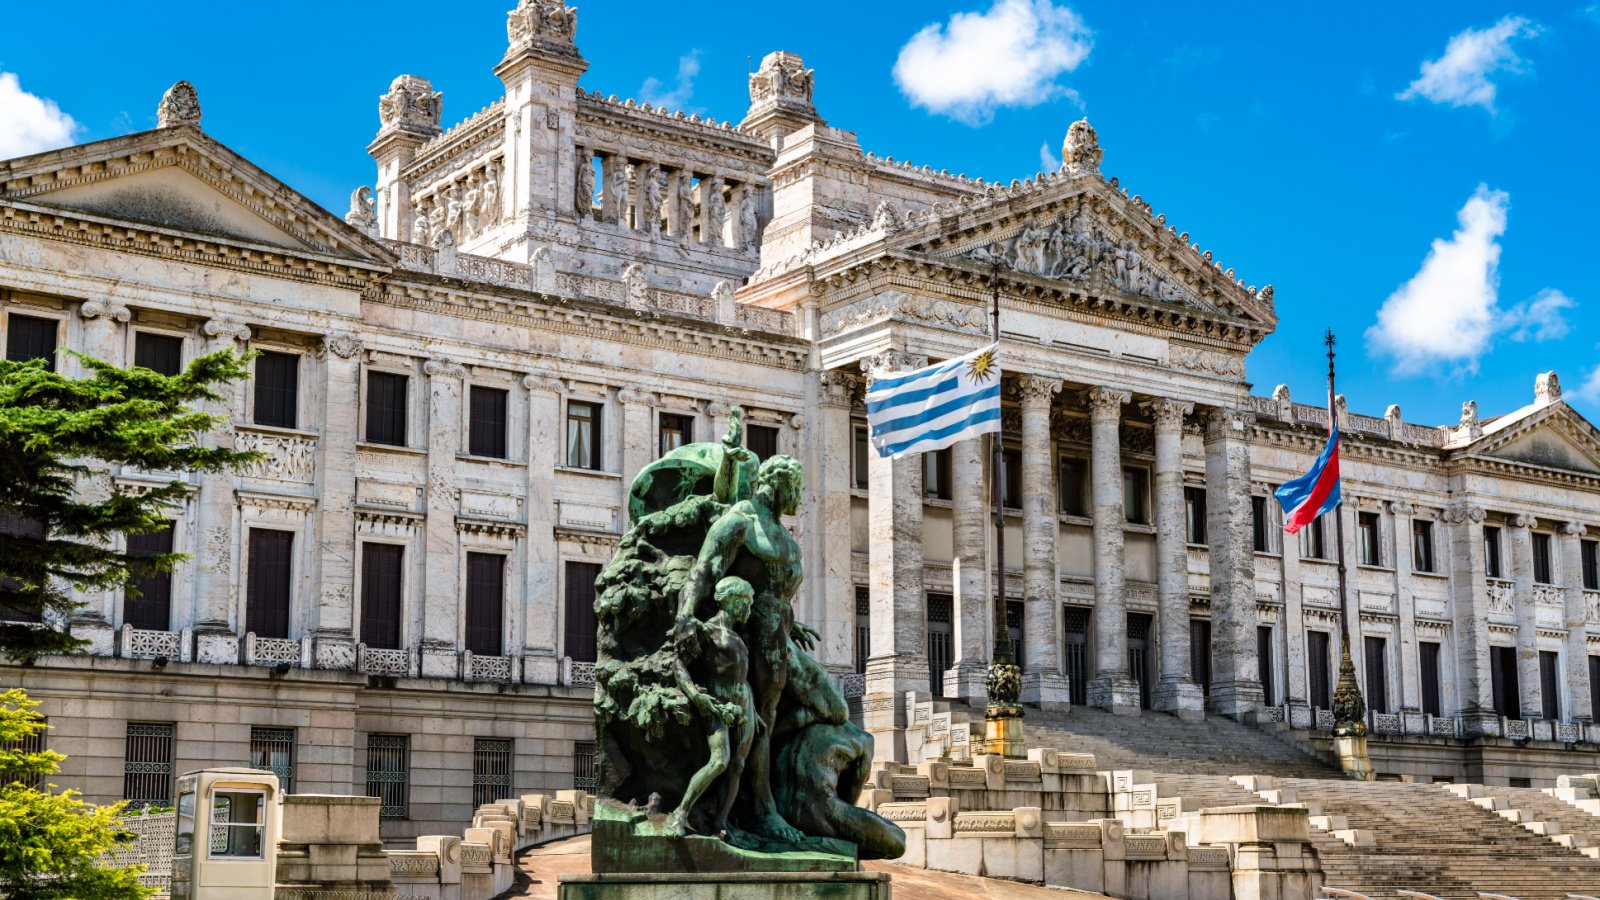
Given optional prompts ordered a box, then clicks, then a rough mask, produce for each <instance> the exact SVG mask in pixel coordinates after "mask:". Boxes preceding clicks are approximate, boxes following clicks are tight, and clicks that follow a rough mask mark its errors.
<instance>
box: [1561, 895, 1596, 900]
mask: <svg viewBox="0 0 1600 900" xmlns="http://www.w3.org/2000/svg"><path fill="white" fill-rule="evenodd" d="M1567 900H1600V897H1591V896H1589V895H1588V894H1568V895H1567Z"/></svg>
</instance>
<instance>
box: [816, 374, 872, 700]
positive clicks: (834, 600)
mask: <svg viewBox="0 0 1600 900" xmlns="http://www.w3.org/2000/svg"><path fill="white" fill-rule="evenodd" d="M819 379H820V383H819V385H818V397H819V399H820V400H821V416H820V420H821V421H820V422H819V427H818V429H817V430H816V433H815V434H814V436H813V437H814V440H815V441H816V442H817V443H819V444H820V445H821V446H820V448H819V451H820V456H821V459H822V465H821V466H818V467H817V471H815V472H814V473H813V472H812V471H811V470H807V472H806V476H807V481H809V482H810V484H811V486H812V488H813V489H814V490H815V491H817V497H818V504H819V507H820V508H819V510H818V515H819V516H820V518H821V521H820V522H819V523H818V526H819V527H818V528H817V532H816V537H815V538H814V539H813V544H814V545H820V546H821V548H822V560H821V562H822V566H821V572H822V577H821V579H820V581H821V595H822V597H821V599H822V603H821V604H820V607H821V609H822V611H823V613H822V616H821V617H820V620H819V621H818V622H815V623H813V624H814V625H815V626H816V628H817V631H818V632H819V633H820V634H821V635H822V640H821V642H820V645H819V646H818V648H817V651H818V657H817V660H818V662H821V663H822V664H823V665H824V666H827V667H828V669H829V670H830V671H833V672H848V671H850V670H851V668H852V667H853V666H854V664H855V621H856V590H855V580H854V579H853V578H852V577H851V560H852V550H851V546H850V505H851V501H850V491H851V489H852V487H854V479H855V473H854V471H853V470H854V465H853V462H854V461H853V460H852V459H851V454H852V453H853V452H854V449H855V447H854V441H855V433H854V431H853V430H852V426H851V424H850V408H851V405H852V403H853V402H854V400H855V395H856V390H857V388H858V386H859V385H858V381H859V379H857V378H856V377H855V376H854V375H851V374H849V373H847V372H841V371H838V370H829V371H825V372H822V373H820V376H819Z"/></svg>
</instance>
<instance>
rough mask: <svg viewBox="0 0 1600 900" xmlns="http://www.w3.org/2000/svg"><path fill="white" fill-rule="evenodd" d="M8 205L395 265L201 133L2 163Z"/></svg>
mask: <svg viewBox="0 0 1600 900" xmlns="http://www.w3.org/2000/svg"><path fill="white" fill-rule="evenodd" d="M0 200H9V201H13V202H17V203H25V204H28V205H30V206H36V207H44V208H49V209H59V210H62V211H66V212H76V213H82V214H86V215H91V216H94V217H96V218H100V219H107V220H111V221H117V222H127V223H129V224H138V225H145V226H150V227H153V228H157V229H163V230H172V231H177V232H186V233H190V234H198V235H205V236H208V237H218V238H234V239H237V240H239V241H241V242H245V243H249V244H259V245H266V246H269V247H276V248H281V249H283V250H285V251H288V252H291V253H304V254H314V255H324V256H337V257H343V258H345V259H347V260H349V261H352V262H365V263H371V264H377V265H387V264H389V263H391V262H392V261H393V257H392V255H391V254H390V253H389V252H388V250H387V249H386V248H384V246H383V245H382V244H380V243H379V242H378V241H376V240H374V239H373V238H371V237H369V236H367V235H365V234H363V233H361V232H360V231H357V230H356V229H354V228H352V227H350V226H349V225H347V224H345V222H343V221H342V220H340V219H339V218H338V217H336V216H334V215H333V214H332V213H330V212H328V211H327V210H325V209H323V208H322V207H320V206H318V205H317V204H316V203H315V202H313V201H312V200H311V199H310V198H308V197H306V196H304V195H302V194H300V193H299V192H297V191H294V190H293V189H291V188H290V187H289V186H288V185H286V184H284V183H283V182H281V181H278V180H277V179H276V178H273V177H272V176H271V175H268V174H267V173H266V172H265V171H263V170H262V169H261V168H259V167H258V166H256V165H254V164H252V163H251V162H249V161H248V160H246V159H245V158H244V157H242V156H240V155H238V154H237V153H234V152H233V151H232V150H229V149H228V148H227V147H225V146H223V145H222V144H220V143H218V142H217V141H215V140H213V139H211V138H209V137H207V136H206V135H205V134H204V133H203V132H201V131H200V130H199V129H197V128H193V127H178V128H163V129H157V130H154V131H146V132H141V133H139V134H132V135H127V136H126V137H121V138H112V139H109V140H105V141H97V142H95V143H92V144H83V145H81V146H77V147H69V148H66V149H64V150H56V151H51V152H48V153H40V154H35V155H33V156H25V157H20V158H18V159H14V160H9V161H6V162H0Z"/></svg>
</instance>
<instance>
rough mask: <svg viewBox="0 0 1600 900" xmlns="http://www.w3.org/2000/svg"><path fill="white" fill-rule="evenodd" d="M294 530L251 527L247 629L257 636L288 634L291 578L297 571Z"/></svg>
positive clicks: (246, 603) (284, 635)
mask: <svg viewBox="0 0 1600 900" xmlns="http://www.w3.org/2000/svg"><path fill="white" fill-rule="evenodd" d="M293 550H294V532H292V531H274V530H272V529H268V528H252V529H250V576H249V579H248V586H247V593H246V595H245V596H246V600H245V631H253V632H255V634H256V637H270V638H286V637H288V636H289V600H290V596H291V595H292V593H293V591H292V590H291V587H290V583H289V578H290V575H291V573H292V572H293V570H294V563H293V556H292V554H293Z"/></svg>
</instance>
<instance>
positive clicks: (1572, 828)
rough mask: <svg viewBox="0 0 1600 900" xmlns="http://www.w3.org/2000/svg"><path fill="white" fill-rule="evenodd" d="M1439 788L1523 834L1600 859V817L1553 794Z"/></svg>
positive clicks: (1478, 786) (1473, 786)
mask: <svg viewBox="0 0 1600 900" xmlns="http://www.w3.org/2000/svg"><path fill="white" fill-rule="evenodd" d="M1441 787H1443V788H1445V789H1446V790H1448V791H1449V792H1450V793H1452V794H1454V795H1456V796H1457V797H1460V798H1462V799H1464V800H1466V801H1468V802H1469V803H1471V804H1472V805H1474V806H1476V807H1478V808H1480V809H1487V810H1489V811H1490V812H1493V813H1494V814H1495V815H1497V816H1499V817H1501V818H1502V819H1505V820H1506V821H1508V822H1513V823H1515V824H1517V825H1519V826H1521V827H1522V828H1523V829H1524V830H1526V831H1529V832H1532V833H1533V834H1537V835H1542V836H1543V837H1545V838H1546V839H1548V840H1549V841H1551V842H1552V843H1555V844H1559V845H1561V846H1563V847H1568V848H1571V849H1573V850H1577V851H1578V852H1579V853H1581V854H1583V855H1584V856H1587V857H1589V858H1590V859H1600V818H1597V817H1596V816H1595V815H1594V814H1593V813H1590V812H1586V811H1584V810H1583V809H1580V808H1579V807H1577V806H1575V805H1573V804H1571V803H1569V802H1567V801H1564V800H1560V799H1557V797H1556V796H1555V791H1541V790H1537V789H1534V788H1513V787H1490V786H1486V785H1481V784H1448V785H1441ZM1591 802H1593V801H1591Z"/></svg>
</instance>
